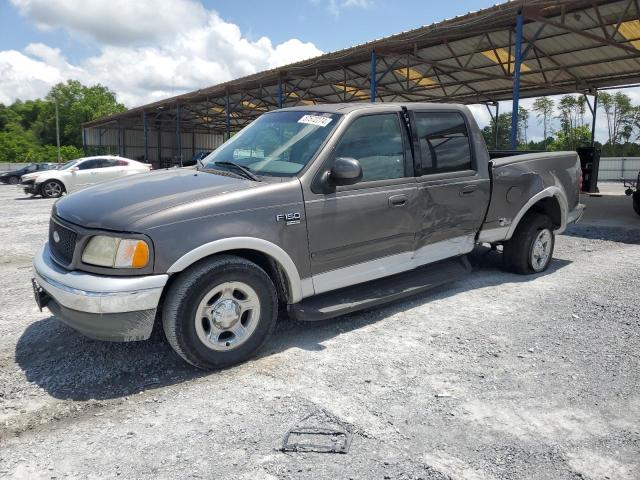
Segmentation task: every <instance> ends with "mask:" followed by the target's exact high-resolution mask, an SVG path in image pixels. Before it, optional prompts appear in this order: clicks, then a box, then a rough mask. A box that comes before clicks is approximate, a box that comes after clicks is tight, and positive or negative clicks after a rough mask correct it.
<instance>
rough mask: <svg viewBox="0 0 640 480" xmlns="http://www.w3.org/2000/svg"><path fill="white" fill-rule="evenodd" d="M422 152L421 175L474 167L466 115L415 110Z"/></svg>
mask: <svg viewBox="0 0 640 480" xmlns="http://www.w3.org/2000/svg"><path fill="white" fill-rule="evenodd" d="M415 118H416V129H417V131H418V138H419V140H420V152H421V154H422V161H421V163H422V169H421V171H420V174H421V175H426V174H429V173H441V172H456V171H461V170H471V169H472V164H471V147H470V146H469V133H468V131H467V125H466V123H465V121H464V117H463V116H462V115H461V114H459V113H453V112H441V113H440V112H429V113H427V112H416V113H415Z"/></svg>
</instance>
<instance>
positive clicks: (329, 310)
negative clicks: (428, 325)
mask: <svg viewBox="0 0 640 480" xmlns="http://www.w3.org/2000/svg"><path fill="white" fill-rule="evenodd" d="M470 272H471V264H470V263H469V260H467V257H466V256H462V257H457V258H451V259H448V260H443V261H441V262H437V263H432V264H430V265H427V266H424V267H420V268H416V269H414V270H411V271H408V272H403V273H399V274H397V275H392V276H390V277H385V278H381V279H379V280H372V281H370V282H366V283H361V284H358V285H353V286H350V287H345V288H341V289H339V290H336V291H333V292H327V293H323V294H320V295H316V296H315V297H310V298H306V299H304V300H302V301H301V302H298V303H294V304H291V305H288V307H287V309H288V311H289V315H291V316H292V317H293V318H294V319H296V320H299V321H305V322H313V321H318V320H326V319H329V318H333V317H338V316H340V315H346V314H347V313H351V312H356V311H358V310H364V309H367V308H372V307H376V306H378V305H382V304H385V303H389V302H393V301H395V300H398V299H401V298H404V297H409V296H411V295H416V294H418V293H422V292H424V291H426V290H430V289H432V288H434V287H437V286H440V285H442V284H445V283H448V282H452V281H455V280H458V279H459V278H462V277H463V276H465V275H467V274H469V273H470Z"/></svg>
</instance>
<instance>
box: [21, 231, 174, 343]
mask: <svg viewBox="0 0 640 480" xmlns="http://www.w3.org/2000/svg"><path fill="white" fill-rule="evenodd" d="M33 273H34V279H35V281H36V283H37V284H38V286H40V287H41V288H42V290H44V292H46V294H47V295H48V297H50V299H47V300H48V303H46V306H47V307H48V308H49V310H51V311H52V312H53V314H54V315H55V316H56V317H57V318H59V319H60V320H62V321H63V322H65V323H66V324H68V325H70V326H71V327H73V328H75V329H76V330H78V331H79V332H80V333H82V334H84V335H86V336H88V337H90V338H95V339H97V340H109V341H123V342H126V341H134V340H145V339H147V338H149V336H150V335H151V330H152V329H153V322H154V318H155V313H156V309H157V308H158V303H159V302H160V296H161V295H162V290H163V288H164V286H165V284H166V283H167V280H168V278H169V276H168V275H146V276H139V277H108V276H104V275H95V274H90V273H85V272H80V271H69V270H65V269H63V268H61V267H60V266H58V265H57V264H56V263H55V262H54V261H53V259H52V258H51V254H50V253H49V245H48V244H47V243H45V244H44V246H43V247H42V248H40V250H39V251H38V253H37V254H36V256H35V258H34V259H33ZM43 306H44V305H43Z"/></svg>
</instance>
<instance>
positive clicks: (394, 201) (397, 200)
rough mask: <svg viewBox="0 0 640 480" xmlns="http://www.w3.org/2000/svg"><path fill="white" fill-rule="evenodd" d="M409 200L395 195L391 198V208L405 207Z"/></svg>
mask: <svg viewBox="0 0 640 480" xmlns="http://www.w3.org/2000/svg"><path fill="white" fill-rule="evenodd" d="M407 201H408V198H407V196H406V195H404V194H402V195H393V196H391V197H389V206H390V207H404V206H405V205H406V204H407Z"/></svg>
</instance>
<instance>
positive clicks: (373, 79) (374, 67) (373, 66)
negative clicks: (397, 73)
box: [369, 50, 378, 103]
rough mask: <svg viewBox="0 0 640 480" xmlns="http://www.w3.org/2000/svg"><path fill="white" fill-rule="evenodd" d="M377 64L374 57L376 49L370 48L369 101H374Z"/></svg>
mask: <svg viewBox="0 0 640 480" xmlns="http://www.w3.org/2000/svg"><path fill="white" fill-rule="evenodd" d="M377 66H378V61H377V59H376V51H375V50H371V80H370V85H371V93H370V94H369V96H370V97H371V103H375V102H376V76H377V74H378V71H377Z"/></svg>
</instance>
